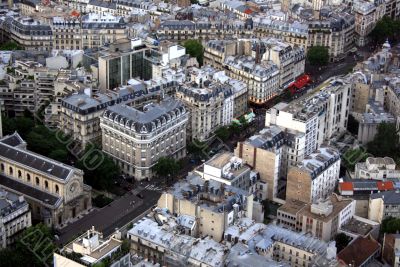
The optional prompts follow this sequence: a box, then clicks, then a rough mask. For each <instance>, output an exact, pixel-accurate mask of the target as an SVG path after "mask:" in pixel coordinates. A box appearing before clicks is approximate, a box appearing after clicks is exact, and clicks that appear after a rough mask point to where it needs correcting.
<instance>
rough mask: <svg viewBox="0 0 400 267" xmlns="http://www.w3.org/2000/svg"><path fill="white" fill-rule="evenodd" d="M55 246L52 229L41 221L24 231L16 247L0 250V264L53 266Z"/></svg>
mask: <svg viewBox="0 0 400 267" xmlns="http://www.w3.org/2000/svg"><path fill="white" fill-rule="evenodd" d="M55 248H56V246H55V244H54V239H53V233H52V232H51V229H50V228H49V227H47V226H46V225H44V224H42V223H40V224H37V225H35V226H32V227H29V228H28V229H26V230H25V231H24V232H22V234H21V236H20V238H19V239H18V240H17V242H16V244H15V248H14V249H5V250H0V265H1V266H2V267H15V266H30V267H41V266H51V265H52V261H53V252H54V250H55Z"/></svg>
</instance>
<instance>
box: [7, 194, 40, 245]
mask: <svg viewBox="0 0 400 267" xmlns="http://www.w3.org/2000/svg"><path fill="white" fill-rule="evenodd" d="M31 225H32V219H31V211H30V209H29V204H28V202H26V201H25V199H24V197H23V196H21V195H17V194H14V193H12V192H9V191H7V190H5V189H3V188H0V248H2V249H3V248H6V247H7V246H9V245H11V244H13V243H14V242H15V241H16V240H17V238H18V235H19V234H20V233H21V232H22V231H24V230H25V229H26V228H28V227H30V226H31Z"/></svg>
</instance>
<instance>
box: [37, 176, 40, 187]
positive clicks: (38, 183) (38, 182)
mask: <svg viewBox="0 0 400 267" xmlns="http://www.w3.org/2000/svg"><path fill="white" fill-rule="evenodd" d="M36 185H37V186H39V185H40V180H39V177H36Z"/></svg>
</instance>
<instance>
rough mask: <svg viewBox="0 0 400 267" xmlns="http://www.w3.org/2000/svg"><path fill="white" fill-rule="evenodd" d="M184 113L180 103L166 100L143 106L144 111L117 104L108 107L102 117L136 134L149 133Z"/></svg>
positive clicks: (171, 99) (184, 110) (170, 99)
mask: <svg viewBox="0 0 400 267" xmlns="http://www.w3.org/2000/svg"><path fill="white" fill-rule="evenodd" d="M184 113H186V109H185V107H184V106H183V104H182V102H180V101H179V100H176V99H173V98H167V99H165V100H163V101H161V102H160V103H157V104H156V103H152V104H149V105H147V106H145V108H144V110H138V109H135V108H133V107H130V106H127V105H124V104H118V105H114V106H111V107H108V108H107V110H106V111H105V112H104V114H103V117H105V118H109V119H112V120H114V121H118V122H119V123H123V124H124V125H126V126H127V127H130V128H134V129H135V131H136V132H142V133H149V132H151V131H153V130H154V129H155V128H158V126H161V125H162V124H163V123H165V122H167V121H169V120H171V119H172V118H173V117H175V116H178V115H179V114H184Z"/></svg>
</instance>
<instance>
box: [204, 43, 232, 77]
mask: <svg viewBox="0 0 400 267" xmlns="http://www.w3.org/2000/svg"><path fill="white" fill-rule="evenodd" d="M237 53H238V51H237V41H234V40H218V39H217V40H210V41H208V42H207V43H206V44H205V46H204V59H203V61H204V64H205V65H210V66H212V67H214V68H216V69H218V70H223V68H224V62H225V59H226V57H228V56H234V55H236V54H237Z"/></svg>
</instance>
